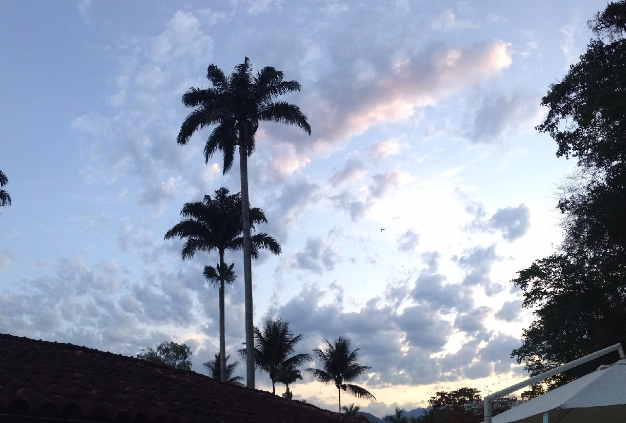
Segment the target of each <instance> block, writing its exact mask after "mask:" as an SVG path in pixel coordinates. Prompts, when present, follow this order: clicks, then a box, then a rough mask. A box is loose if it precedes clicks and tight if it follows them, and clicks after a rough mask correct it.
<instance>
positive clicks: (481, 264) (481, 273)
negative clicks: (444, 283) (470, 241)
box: [455, 244, 504, 295]
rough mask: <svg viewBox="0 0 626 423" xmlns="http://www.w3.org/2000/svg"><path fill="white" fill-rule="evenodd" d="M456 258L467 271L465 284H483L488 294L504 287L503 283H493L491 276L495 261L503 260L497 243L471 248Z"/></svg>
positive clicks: (492, 293) (464, 279)
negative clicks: (499, 254)
mask: <svg viewBox="0 0 626 423" xmlns="http://www.w3.org/2000/svg"><path fill="white" fill-rule="evenodd" d="M455 259H456V261H457V262H458V263H459V266H460V267H461V268H462V269H463V270H465V272H466V274H465V277H464V278H463V285H465V286H470V287H471V286H482V287H483V288H485V291H486V293H487V295H494V294H496V293H498V292H500V291H502V290H503V289H504V286H502V285H501V284H497V283H492V282H491V279H490V277H489V274H490V272H491V266H492V265H493V263H495V262H497V261H500V260H501V257H499V256H498V255H497V254H496V245H495V244H492V245H490V246H489V247H480V246H477V247H473V248H470V249H468V250H466V252H465V254H464V255H462V256H460V257H455Z"/></svg>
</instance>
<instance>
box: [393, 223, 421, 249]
mask: <svg viewBox="0 0 626 423" xmlns="http://www.w3.org/2000/svg"><path fill="white" fill-rule="evenodd" d="M419 240H420V238H419V234H418V233H417V232H415V230H414V229H408V230H407V231H406V232H405V233H403V234H402V236H401V237H400V238H399V239H398V251H400V252H404V253H412V252H413V251H415V248H416V247H417V245H418V244H419Z"/></svg>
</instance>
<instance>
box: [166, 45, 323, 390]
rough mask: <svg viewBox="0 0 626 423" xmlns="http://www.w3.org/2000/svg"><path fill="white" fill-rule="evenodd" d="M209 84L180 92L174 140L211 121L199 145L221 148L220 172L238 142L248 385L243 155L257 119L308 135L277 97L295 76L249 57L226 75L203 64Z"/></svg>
mask: <svg viewBox="0 0 626 423" xmlns="http://www.w3.org/2000/svg"><path fill="white" fill-rule="evenodd" d="M207 79H208V80H209V82H210V83H211V85H212V87H210V88H195V87H192V88H190V89H189V90H188V91H187V92H186V93H185V94H184V95H183V99H182V100H183V104H184V105H185V106H186V107H191V108H193V111H192V112H191V113H189V115H188V116H187V117H186V118H185V120H184V121H183V123H182V125H181V127H180V131H179V133H178V137H177V142H178V144H180V145H185V144H187V142H188V141H189V139H190V138H191V136H192V135H193V133H194V132H196V131H198V130H200V129H202V128H204V127H205V126H214V128H213V131H212V132H211V134H210V135H209V137H208V139H207V142H206V144H205V146H204V158H205V161H206V162H207V163H208V161H209V158H210V157H211V156H212V155H213V154H214V153H215V152H216V151H218V150H220V151H222V152H223V154H224V169H223V171H224V174H225V173H226V172H228V171H229V170H230V168H231V167H232V164H233V160H234V157H235V149H236V147H237V146H239V174H240V180H241V215H242V218H243V260H244V267H243V270H244V286H245V319H244V320H245V332H246V349H247V356H246V376H247V386H248V387H249V388H253V389H254V368H255V365H254V348H253V346H254V329H253V327H254V326H253V309H252V306H253V304H252V259H251V258H252V248H253V247H252V241H251V234H250V226H249V224H248V222H249V217H248V215H249V213H250V199H249V193H248V156H249V155H251V154H252V152H253V151H254V143H255V140H254V135H255V133H256V131H257V129H258V127H259V122H260V121H274V122H281V123H286V124H289V125H295V126H297V127H299V128H302V129H303V130H304V131H305V132H307V133H308V134H309V135H310V134H311V127H310V126H309V123H308V122H307V119H306V116H305V115H304V114H303V113H302V112H301V111H300V108H299V107H297V106H295V105H293V104H289V103H286V102H284V101H277V100H276V99H277V98H278V97H280V96H281V95H283V94H287V93H289V92H293V91H300V84H298V82H296V81H284V80H283V73H282V72H280V71H277V70H276V69H274V68H273V67H270V66H267V67H265V68H263V69H261V70H260V71H259V72H258V73H257V74H256V75H253V74H252V66H251V65H250V62H249V60H248V58H247V57H246V58H245V61H244V62H243V63H242V64H240V65H238V66H236V67H235V69H234V70H233V72H232V74H231V75H230V76H229V77H227V76H226V75H225V74H224V72H223V71H222V70H221V69H220V68H218V67H217V66H215V65H213V64H212V65H209V67H208V68H207Z"/></svg>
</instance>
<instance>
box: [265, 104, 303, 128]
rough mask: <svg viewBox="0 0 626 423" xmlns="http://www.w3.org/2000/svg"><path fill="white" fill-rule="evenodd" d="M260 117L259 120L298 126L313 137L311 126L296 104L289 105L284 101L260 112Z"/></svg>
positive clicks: (269, 105) (270, 105)
mask: <svg viewBox="0 0 626 423" xmlns="http://www.w3.org/2000/svg"><path fill="white" fill-rule="evenodd" d="M258 116H259V120H265V121H273V122H280V123H286V124H288V125H294V126H297V127H298V128H300V129H303V130H304V131H305V132H306V133H307V134H309V135H311V125H309V122H308V121H307V118H306V116H305V115H304V114H303V113H302V111H301V110H300V108H299V107H298V106H296V105H294V104H289V103H286V102H284V101H278V102H275V103H271V104H268V105H267V106H265V108H263V109H262V110H259V113H258Z"/></svg>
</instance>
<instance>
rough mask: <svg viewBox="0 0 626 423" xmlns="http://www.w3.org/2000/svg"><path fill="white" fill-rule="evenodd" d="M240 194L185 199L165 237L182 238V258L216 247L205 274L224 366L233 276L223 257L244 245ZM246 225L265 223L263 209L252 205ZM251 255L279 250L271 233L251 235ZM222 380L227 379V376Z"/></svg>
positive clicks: (219, 192) (223, 191) (217, 193)
mask: <svg viewBox="0 0 626 423" xmlns="http://www.w3.org/2000/svg"><path fill="white" fill-rule="evenodd" d="M240 210H241V195H239V194H229V191H228V189H226V188H220V189H218V190H217V191H215V195H214V196H213V198H211V196H210V195H205V196H204V201H194V202H192V203H185V205H184V206H183V209H182V210H181V212H180V214H181V216H182V217H183V220H182V221H181V222H179V223H177V224H176V225H174V227H173V228H172V229H170V230H169V231H167V233H166V234H165V239H170V238H175V237H177V238H185V239H186V241H185V243H184V245H183V249H182V251H181V255H182V257H183V260H184V259H187V258H191V257H193V256H194V255H195V253H196V252H197V251H204V252H207V253H208V252H211V251H217V253H218V255H219V263H217V264H216V266H215V267H213V266H205V268H204V272H203V274H204V277H205V278H206V279H207V280H208V281H209V283H210V284H212V285H215V286H217V287H218V289H219V291H218V296H219V313H220V317H219V332H220V335H219V338H220V359H221V366H222V367H224V368H225V367H226V327H225V299H224V287H225V285H226V284H230V283H233V282H234V281H235V279H236V275H235V272H234V271H233V268H234V264H231V265H230V266H229V265H227V264H226V262H225V261H224V255H225V254H226V250H241V248H242V246H243V236H242V234H243V222H242V219H241V212H240ZM248 217H249V218H250V222H249V226H250V227H251V228H252V229H254V227H255V225H256V224H258V223H267V219H266V218H265V214H264V213H263V210H261V209H259V208H257V207H254V208H251V209H250V210H249V214H248ZM251 241H252V249H251V254H252V257H253V258H257V257H258V256H259V249H260V248H265V249H268V250H270V251H271V252H272V253H274V254H279V253H280V245H279V244H278V242H277V241H276V240H275V239H274V238H272V237H271V236H269V235H267V234H265V233H262V232H261V233H257V234H254V235H253V236H252V237H251ZM222 382H224V383H226V382H227V380H226V376H225V375H224V379H222Z"/></svg>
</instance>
